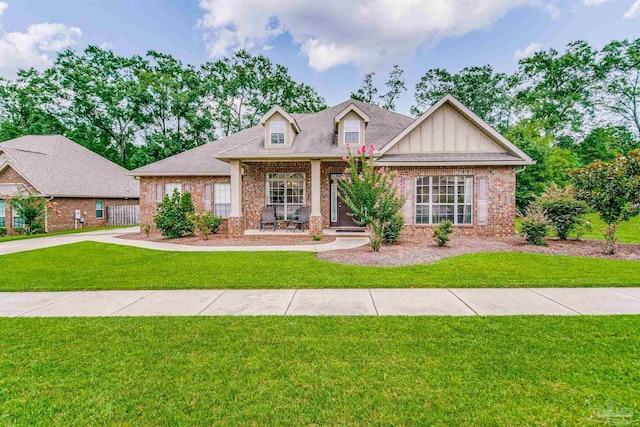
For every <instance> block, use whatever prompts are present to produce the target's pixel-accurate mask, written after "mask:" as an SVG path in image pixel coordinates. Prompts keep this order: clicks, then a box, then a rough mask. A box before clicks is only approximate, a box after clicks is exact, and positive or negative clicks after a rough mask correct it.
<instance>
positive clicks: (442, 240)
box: [433, 220, 453, 246]
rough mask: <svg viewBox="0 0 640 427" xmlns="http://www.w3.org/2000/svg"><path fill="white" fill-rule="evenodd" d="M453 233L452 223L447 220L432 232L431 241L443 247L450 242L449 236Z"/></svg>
mask: <svg viewBox="0 0 640 427" xmlns="http://www.w3.org/2000/svg"><path fill="white" fill-rule="evenodd" d="M452 233H453V223H452V222H451V221H449V220H447V221H442V222H441V223H440V224H439V225H438V226H437V227H436V228H435V229H434V230H433V240H435V242H436V243H437V244H438V246H444V245H446V244H447V242H448V241H449V240H450V237H449V236H450V235H451V234H452Z"/></svg>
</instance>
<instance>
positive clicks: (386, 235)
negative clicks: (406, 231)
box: [382, 212, 404, 244]
mask: <svg viewBox="0 0 640 427" xmlns="http://www.w3.org/2000/svg"><path fill="white" fill-rule="evenodd" d="M403 226H404V217H403V216H402V214H401V213H400V212H398V213H397V214H395V215H394V216H393V217H392V218H391V221H389V223H388V224H387V225H386V226H385V227H384V230H383V231H382V241H383V242H384V243H387V244H391V243H395V242H397V241H398V239H399V238H400V232H401V231H402V227H403Z"/></svg>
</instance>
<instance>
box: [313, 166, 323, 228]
mask: <svg viewBox="0 0 640 427" xmlns="http://www.w3.org/2000/svg"><path fill="white" fill-rule="evenodd" d="M320 199H321V197H320V160H311V216H321V215H322V213H321V210H320Z"/></svg>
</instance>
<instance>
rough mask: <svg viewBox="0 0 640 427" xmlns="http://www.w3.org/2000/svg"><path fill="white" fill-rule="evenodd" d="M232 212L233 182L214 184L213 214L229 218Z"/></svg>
mask: <svg viewBox="0 0 640 427" xmlns="http://www.w3.org/2000/svg"><path fill="white" fill-rule="evenodd" d="M230 213H231V184H230V183H216V184H213V214H214V215H215V216H221V217H222V218H228V217H229V214H230Z"/></svg>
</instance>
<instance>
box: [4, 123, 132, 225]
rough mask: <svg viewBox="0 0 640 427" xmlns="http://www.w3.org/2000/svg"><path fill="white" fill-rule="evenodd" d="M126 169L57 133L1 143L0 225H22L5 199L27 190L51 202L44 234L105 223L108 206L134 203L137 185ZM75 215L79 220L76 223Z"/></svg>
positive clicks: (30, 136)
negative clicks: (53, 211)
mask: <svg viewBox="0 0 640 427" xmlns="http://www.w3.org/2000/svg"><path fill="white" fill-rule="evenodd" d="M127 172H128V171H127V170H126V169H124V168H121V167H120V166H118V165H116V164H115V163H113V162H111V161H109V160H107V159H105V158H104V157H102V156H100V155H98V154H96V153H94V152H92V151H90V150H88V149H86V148H84V147H82V146H81V145H78V144H76V143H75V142H73V141H71V140H70V139H67V138H65V137H64V136H60V135H29V136H23V137H21V138H16V139H12V140H9V141H5V142H2V143H0V227H5V228H7V230H8V231H9V233H12V232H14V231H15V229H16V228H19V227H21V226H22V225H23V223H22V219H21V218H19V217H18V216H16V214H15V213H14V212H13V209H12V206H11V203H9V202H8V200H7V199H8V198H10V197H11V196H15V195H16V193H20V190H23V191H25V192H26V191H27V190H29V191H31V192H34V193H36V194H38V195H40V196H42V197H46V198H47V199H50V200H51V202H52V203H53V202H56V203H57V207H56V209H57V210H58V211H59V215H60V217H58V215H54V214H48V215H47V218H46V221H45V230H46V231H58V230H65V229H72V228H75V227H76V226H78V227H80V226H85V227H96V226H102V225H106V224H107V207H108V206H121V205H137V204H138V203H139V202H138V199H139V197H140V195H139V194H140V185H139V183H138V181H136V180H135V179H133V178H131V177H130V176H129V175H128V174H127ZM76 211H80V212H79V213H80V217H81V218H82V221H80V220H77V219H76Z"/></svg>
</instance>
